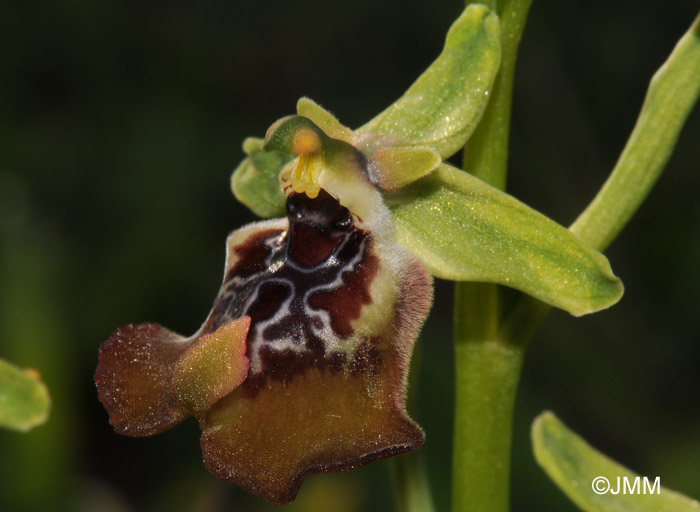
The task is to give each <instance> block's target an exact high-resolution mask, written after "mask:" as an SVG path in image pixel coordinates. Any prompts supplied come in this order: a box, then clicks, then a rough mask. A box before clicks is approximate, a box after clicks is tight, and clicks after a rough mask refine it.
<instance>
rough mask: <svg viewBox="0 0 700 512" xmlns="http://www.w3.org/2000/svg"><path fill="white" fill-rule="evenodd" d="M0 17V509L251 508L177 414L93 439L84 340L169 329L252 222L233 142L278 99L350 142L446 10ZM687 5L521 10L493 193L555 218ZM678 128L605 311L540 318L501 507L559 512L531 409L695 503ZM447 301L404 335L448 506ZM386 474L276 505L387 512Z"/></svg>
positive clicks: (178, 326)
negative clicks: (149, 426)
mask: <svg viewBox="0 0 700 512" xmlns="http://www.w3.org/2000/svg"><path fill="white" fill-rule="evenodd" d="M432 5H433V4H429V3H428V2H416V1H404V2H390V1H388V0H371V1H369V0H355V1H353V2H344V3H339V2H328V1H321V0H309V1H303V2H290V1H283V0H277V1H259V2H252V1H251V2H234V1H214V2H201V3H195V2H183V1H172V0H171V1H141V2H130V1H114V0H102V1H100V2H94V1H92V2H90V1H84V0H83V1H80V0H73V1H67V0H64V1H61V2H36V1H24V2H21V1H14V0H10V1H5V2H3V3H2V5H1V6H0V43H1V44H0V357H4V358H7V359H10V360H13V361H15V362H17V363H18V364H21V365H25V366H32V367H35V368H37V369H38V370H39V371H40V372H41V374H42V375H43V377H44V378H45V380H46V382H47V383H48V385H49V387H50V389H51V393H52V396H53V401H54V406H53V411H52V416H51V419H50V420H49V422H48V423H47V424H46V425H44V426H42V427H40V428H37V429H36V430H35V431H33V432H31V433H29V434H27V435H22V434H18V433H13V432H7V431H2V432H0V509H2V510H3V511H9V512H14V511H34V510H37V511H38V510H56V511H61V510H78V511H88V510H99V511H101V512H102V511H110V510H114V511H121V510H134V511H166V510H167V511H195V510H196V511H203V512H208V511H219V510H221V511H224V510H226V511H232V510H272V509H273V507H269V506H266V505H264V504H263V503H262V502H261V501H260V500H258V499H257V498H254V497H251V496H249V495H247V494H245V493H243V492H241V491H240V490H238V489H236V488H235V487H233V486H229V485H227V484H223V483H220V482H218V481H217V480H215V479H214V478H213V477H210V476H209V475H208V473H206V471H205V470H204V468H203V465H202V463H201V455H200V452H199V446H198V429H197V426H196V425H195V423H194V422H193V421H189V422H187V423H186V424H184V425H182V426H180V427H178V428H177V429H175V430H173V431H170V432H168V433H165V434H162V435H160V436H157V437H153V438H147V439H137V440H134V439H128V438H123V437H120V436H117V435H116V434H114V433H113V432H112V430H111V428H110V427H109V425H108V423H107V415H106V413H105V412H104V410H103V409H102V408H101V406H100V404H99V403H98V401H97V398H96V392H95V388H94V384H93V383H92V373H93V371H94V367H95V364H96V355H97V348H98V346H99V344H100V343H101V342H102V341H103V340H105V339H106V338H107V337H108V336H109V334H110V333H111V332H112V330H113V329H114V328H116V327H117V326H119V325H121V324H125V323H129V322H145V321H154V322H158V323H161V324H163V325H166V326H168V327H170V328H172V329H174V330H175V331H178V332H181V333H183V334H188V333H191V332H193V331H195V330H196V329H197V328H198V326H199V324H200V323H201V322H202V321H203V319H204V318H205V316H206V314H207V312H208V310H209V307H210V305H211V302H212V300H213V298H214V295H215V293H216V291H217V290H218V286H219V282H220V279H221V273H222V269H223V262H224V240H225V237H226V235H227V233H228V232H229V231H231V230H233V229H235V228H237V227H239V226H241V225H242V224H244V223H246V222H249V221H251V220H253V217H252V215H251V214H250V213H249V212H247V211H246V210H245V209H244V208H243V207H242V206H241V205H239V204H238V203H237V202H236V201H235V200H234V199H233V197H232V195H231V193H230V190H229V185H228V181H229V176H230V172H231V170H232V169H233V168H234V167H235V166H236V165H237V163H238V161H239V160H240V159H241V158H242V152H241V149H240V145H241V142H242V141H243V139H244V138H245V137H246V136H248V135H256V136H261V135H263V134H264V133H265V129H266V128H267V126H268V125H269V124H270V123H271V122H273V121H274V120H275V119H277V118H278V117H281V116H282V115H285V114H289V113H292V112H293V109H294V105H295V102H296V99H297V98H298V97H300V96H302V95H307V96H310V97H312V98H314V99H315V100H316V101H318V102H319V103H321V104H322V105H324V106H325V107H327V108H329V109H330V110H331V111H333V112H334V113H335V114H336V115H338V117H339V118H340V120H341V121H342V122H344V123H345V124H347V125H349V126H351V127H355V126H359V125H360V124H362V123H363V122H365V121H366V120H368V119H370V118H371V117H372V116H373V115H374V114H375V113H377V112H379V111H380V110H381V109H383V108H384V107H385V106H386V105H388V104H389V103H390V102H391V101H392V100H393V99H395V98H396V97H398V96H399V95H400V94H401V93H402V91H403V90H404V89H406V88H407V87H408V86H409V85H410V83H411V82H412V80H413V79H414V78H415V77H416V76H418V74H419V73H420V72H421V70H422V69H424V68H425V67H426V66H427V65H428V64H429V63H430V62H431V61H432V59H433V58H434V57H435V56H436V55H437V54H438V53H439V51H440V48H441V45H442V41H443V38H444V33H445V32H446V30H447V28H448V27H449V25H450V23H451V21H452V20H453V19H455V18H456V17H457V15H458V14H459V12H460V11H461V9H462V5H463V4H462V2H459V1H449V2H442V5H441V6H440V7H439V8H436V7H432ZM697 9H698V3H697V2H693V1H690V0H686V1H676V2H666V3H663V4H662V3H660V2H639V1H629V0H624V1H617V0H614V1H610V0H608V1H603V0H596V1H589V2H561V1H557V0H535V1H534V5H533V8H532V11H531V17H530V20H529V22H528V27H527V29H526V33H525V37H524V40H523V45H522V48H521V58H520V61H519V66H518V74H517V79H516V92H515V101H514V113H513V127H512V153H511V159H510V162H511V174H510V179H509V191H510V192H511V193H513V194H514V195H515V196H517V197H519V198H520V199H522V200H524V201H525V202H527V203H528V204H530V205H532V206H534V207H535V208H537V209H539V210H540V211H542V212H544V213H546V214H547V215H550V216H551V217H553V218H554V219H556V220H557V221H559V222H561V223H563V224H568V223H570V222H571V221H573V219H574V218H575V217H576V215H577V213H578V212H579V211H580V210H581V209H582V208H583V207H584V206H585V205H586V203H587V202H588V201H589V200H590V199H591V197H592V196H593V195H594V193H595V191H596V190H597V188H598V187H599V186H600V184H601V183H602V181H603V180H604V178H605V176H606V175H607V173H608V172H609V170H610V169H611V168H612V166H613V165H614V163H615V160H616V157H617V155H618V154H619V151H620V150H621V148H622V146H623V144H624V141H625V140H626V138H627V135H628V133H629V131H630V130H631V128H632V126H633V123H634V120H635V117H636V113H637V111H638V109H639V107H640V105H641V102H642V99H643V96H644V92H645V89H646V86H647V83H648V80H649V78H650V76H651V75H652V73H653V72H654V70H655V69H656V68H657V67H658V66H659V65H660V64H661V63H662V62H663V60H664V59H665V57H666V55H667V54H668V53H669V51H670V50H671V48H672V47H673V45H674V43H675V41H676V40H677V38H678V37H680V35H681V34H682V33H683V32H684V30H685V29H686V28H687V27H688V25H689V24H690V23H691V21H692V19H693V17H694V16H695V15H696V14H697ZM699 141H700V114H699V112H698V111H697V110H696V111H695V112H694V114H693V115H692V116H691V117H690V119H689V121H688V124H687V126H686V129H685V131H684V133H683V134H682V136H681V138H680V140H679V144H678V148H677V151H676V154H675V155H674V157H673V158H672V160H671V162H670V164H669V166H668V169H667V171H666V173H665V175H664V176H663V178H662V179H661V181H660V182H659V184H658V186H657V188H656V189H655V190H654V192H653V193H652V194H651V196H650V197H649V199H648V201H647V202H646V203H645V205H644V206H643V208H642V209H641V211H640V212H639V214H638V215H637V216H636V217H635V219H634V220H633V222H632V223H631V224H630V225H629V227H628V228H627V229H626V230H625V231H624V232H623V233H622V235H621V237H620V238H619V239H618V241H616V242H615V243H614V244H613V245H612V246H611V248H610V250H609V251H608V255H609V258H610V260H611V263H612V266H613V269H614V270H615V271H616V273H617V274H618V275H619V276H620V277H621V278H622V280H623V281H624V283H625V285H626V294H625V296H624V298H623V300H622V301H621V302H620V303H619V304H618V305H617V306H615V307H614V308H613V309H611V310H609V311H605V312H603V313H600V314H597V315H594V316H591V317H588V318H583V319H573V318H571V317H569V316H568V315H566V314H564V313H559V312H557V313H554V314H552V315H551V317H550V318H549V320H548V322H547V323H546V324H545V326H544V327H543V328H542V330H541V331H540V332H539V333H538V335H537V336H536V338H535V339H534V341H533V343H532V345H531V347H530V349H529V352H528V356H527V359H526V362H525V368H524V372H523V382H522V387H521V391H520V395H519V397H518V404H517V410H516V418H515V428H514V461H513V477H512V481H513V485H512V487H513V492H512V502H513V507H512V508H513V510H514V511H529V510H574V507H573V505H570V504H568V503H567V502H566V500H565V499H564V498H563V497H562V495H561V494H560V493H559V491H558V490H557V489H556V488H555V487H554V486H553V485H552V484H551V483H549V481H548V480H547V478H546V476H545V475H544V474H543V473H542V472H541V471H540V469H539V468H538V467H537V466H536V465H535V462H534V460H533V458H532V455H531V452H530V445H529V438H528V436H529V427H530V424H531V422H532V419H533V418H534V417H535V415H537V414H538V413H539V412H540V411H542V410H544V409H552V410H554V411H555V412H556V413H557V414H558V415H559V416H560V417H561V418H562V419H563V420H564V421H565V422H566V423H567V424H568V425H569V426H570V427H572V428H573V429H575V430H576V431H578V432H580V433H581V434H583V435H584V436H585V437H586V438H587V439H589V440H590V441H591V442H592V443H593V444H594V445H595V446H597V447H598V448H600V449H602V450H604V451H605V452H607V453H609V454H611V455H612V456H614V457H615V458H617V459H618V460H620V461H621V462H623V463H624V464H626V465H628V466H630V467H632V468H633V469H635V470H636V471H637V472H639V473H640V474H642V475H647V476H649V477H656V476H660V477H661V482H662V484H663V485H665V486H668V487H670V488H674V489H677V490H679V491H682V492H685V493H687V494H690V495H692V496H695V497H700V403H699V401H700V400H699V399H698V395H699V392H700V371H699V368H700V347H699V346H698V342H699V341H700V340H699V339H698V338H699V337H700V335H699V333H700V320H699V318H700V315H699V314H698V303H699V301H698V292H697V290H698V288H699V287H700V272H699V271H698V262H699V261H700V236H698V235H699V232H698V229H699V226H700V222H699V221H700V202H699V201H698V200H697V196H698V191H699V190H700V172H698V171H699V170H700V144H698V142H699ZM451 290H452V287H451V284H450V283H445V282H440V283H438V286H437V297H436V301H435V307H434V308H433V311H432V313H431V316H430V319H429V321H428V324H427V327H426V329H425V330H424V333H423V336H422V338H421V340H420V343H419V350H420V352H421V354H422V363H421V369H420V372H419V377H420V379H419V380H420V382H419V384H418V387H417V389H418V397H417V398H418V400H417V403H416V405H415V407H414V408H413V410H414V415H415V416H416V417H417V418H418V419H419V421H420V423H421V424H422V425H423V426H424V427H425V429H426V432H427V436H428V440H427V442H426V444H425V446H424V448H423V449H422V450H421V453H422V454H423V455H424V456H425V457H426V458H427V459H428V462H429V469H430V474H431V480H432V483H433V484H434V489H435V494H436V496H435V498H436V503H437V506H438V511H440V512H441V511H444V510H447V508H448V502H449V479H450V471H449V467H450V442H451V441H450V439H451V426H450V423H451V412H450V411H451V408H452V401H453V395H452V392H451V383H452V375H453V374H452V372H453V370H452V354H451V340H450V336H451V333H450V330H449V325H450V317H451ZM387 468H388V464H387V463H386V462H380V463H376V464H374V465H371V466H369V467H367V468H363V469H359V470H355V471H350V472H346V473H344V474H342V475H334V476H323V477H312V478H310V479H309V480H308V481H307V483H306V484H305V485H304V487H303V488H302V490H301V492H300V495H299V499H298V502H297V504H296V505H292V506H290V507H289V508H290V510H291V509H292V507H294V506H296V507H297V510H328V509H331V510H334V512H344V511H352V510H389V509H390V507H391V492H392V491H391V487H390V479H389V475H388V471H387Z"/></svg>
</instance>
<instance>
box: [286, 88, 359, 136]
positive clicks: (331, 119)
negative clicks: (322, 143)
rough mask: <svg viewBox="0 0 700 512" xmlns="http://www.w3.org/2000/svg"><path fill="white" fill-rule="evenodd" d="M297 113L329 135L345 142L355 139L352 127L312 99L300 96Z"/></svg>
mask: <svg viewBox="0 0 700 512" xmlns="http://www.w3.org/2000/svg"><path fill="white" fill-rule="evenodd" d="M297 114H299V115H300V116H303V117H306V118H307V119H310V120H311V121H313V122H314V124H315V125H316V126H318V127H319V128H321V130H323V132H324V133H325V134H326V135H328V136H329V137H333V138H334V139H340V140H343V141H345V142H351V141H352V139H353V133H352V130H351V129H350V128H348V127H346V126H343V125H342V124H340V122H339V121H338V120H337V119H336V118H335V116H334V115H333V114H331V113H330V112H328V111H327V110H326V109H324V108H323V107H322V106H321V105H319V104H318V103H316V102H315V101H313V100H312V99H309V98H300V99H299V101H298V102H297Z"/></svg>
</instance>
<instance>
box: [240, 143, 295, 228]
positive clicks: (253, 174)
mask: <svg viewBox="0 0 700 512" xmlns="http://www.w3.org/2000/svg"><path fill="white" fill-rule="evenodd" d="M262 144H263V139H256V138H253V137H250V138H248V139H246V140H245V142H244V143H243V151H245V153H246V154H247V155H248V156H247V157H246V158H245V159H244V160H243V161H242V162H241V163H240V164H239V165H238V168H236V170H235V171H233V175H232V176H231V189H232V190H233V194H234V195H235V196H236V199H238V200H239V201H240V202H241V203H243V204H244V205H246V206H247V207H248V208H250V210H251V211H252V212H253V213H255V214H256V215H258V216H260V217H266V218H270V217H280V216H282V215H284V213H285V205H284V194H283V193H282V189H281V188H280V184H279V173H280V171H281V170H282V167H284V166H285V165H286V164H287V163H289V162H290V161H291V160H293V159H294V158H295V156H294V155H288V154H285V153H280V152H277V151H263V150H262Z"/></svg>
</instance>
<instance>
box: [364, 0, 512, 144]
mask: <svg viewBox="0 0 700 512" xmlns="http://www.w3.org/2000/svg"><path fill="white" fill-rule="evenodd" d="M500 57H501V44H500V29H499V24H498V17H497V16H496V15H495V14H494V13H492V12H491V11H489V9H488V8H487V7H485V6H483V5H476V4H472V5H470V6H469V7H467V9H466V10H465V11H464V13H463V14H462V15H461V16H460V17H459V18H458V19H457V21H455V23H454V24H453V25H452V27H451V28H450V30H449V32H448V33H447V40H446V41H445V48H444V49H443V51H442V53H441V54H440V56H439V57H438V58H437V60H436V61H435V62H433V63H432V64H431V65H430V67H429V68H428V69H427V70H426V71H425V72H424V73H423V74H422V75H421V76H420V77H419V78H418V80H416V82H415V83H414V84H413V85H412V86H411V87H410V88H409V89H408V91H406V93H405V94H404V95H403V96H402V97H401V98H400V99H399V100H398V101H396V102H395V103H394V104H393V105H391V106H390V107H389V108H387V109H386V110H385V111H384V112H382V113H381V114H379V115H378V116H377V117H375V118H374V119H372V120H371V121H370V122H369V123H367V124H366V125H364V126H363V127H362V128H360V129H359V130H357V132H358V133H359V134H379V135H385V136H389V137H391V138H395V139H399V140H400V141H402V142H401V143H400V145H406V144H413V145H416V146H428V147H430V148H432V149H434V150H435V151H437V152H438V153H439V154H440V155H441V156H442V157H443V158H447V157H449V156H451V155H453V154H455V153H456V152H457V151H459V150H460V149H461V148H462V146H464V144H465V142H466V141H467V139H468V138H469V136H470V135H471V133H472V132H473V131H474V128H476V125H477V123H478V122H479V119H481V115H482V114H483V112H484V109H485V108H486V104H487V103H488V99H489V93H490V91H491V88H492V86H493V81H494V79H495V78H496V73H497V72H498V67H499V65H500Z"/></svg>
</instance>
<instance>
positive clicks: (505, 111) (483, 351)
mask: <svg viewBox="0 0 700 512" xmlns="http://www.w3.org/2000/svg"><path fill="white" fill-rule="evenodd" d="M486 3H487V5H489V6H490V7H492V8H496V9H498V12H499V14H500V19H501V51H502V57H501V69H500V70H499V74H498V77H497V78H496V82H495V84H494V88H493V92H492V97H491V100H490V101H489V105H488V107H487V108H486V112H484V116H483V117H482V119H481V121H480V123H479V126H478V127H477V129H476V131H475V133H474V134H473V135H472V137H471V139H470V141H469V143H468V145H467V147H465V151H464V169H465V170H467V171H469V172H471V173H472V174H474V175H475V176H478V177H479V178H481V179H482V180H484V181H486V182H488V183H490V184H491V185H493V186H495V187H498V188H500V189H504V188H505V184H506V174H507V166H508V138H509V130H510V111H511V97H512V91H513V77H514V74H515V61H516V57H517V49H518V44H519V43H520V37H521V35H522V31H523V28H524V27H525V20H526V18H527V13H528V10H529V8H530V3H531V0H504V1H496V0H492V1H489V2H486ZM499 7H500V9H499ZM501 295H502V294H501V288H499V287H498V286H497V285H494V284H485V283H456V284H455V309H454V326H455V332H454V339H455V372H456V378H455V400H456V403H455V425H454V446H453V452H452V475H453V476H452V509H453V511H454V512H462V511H465V510H479V511H488V512H506V511H507V510H508V509H509V488H510V443H511V437H512V436H511V430H512V423H513V406H514V403H515V395H516V391H517V388H518V381H519V379H520V369H521V367H522V361H523V354H524V351H525V344H524V343H512V342H511V341H510V340H508V339H506V338H502V337H499V336H498V332H499V323H500V316H501V299H502V297H501Z"/></svg>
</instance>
